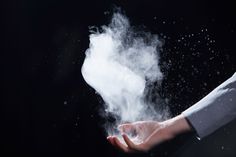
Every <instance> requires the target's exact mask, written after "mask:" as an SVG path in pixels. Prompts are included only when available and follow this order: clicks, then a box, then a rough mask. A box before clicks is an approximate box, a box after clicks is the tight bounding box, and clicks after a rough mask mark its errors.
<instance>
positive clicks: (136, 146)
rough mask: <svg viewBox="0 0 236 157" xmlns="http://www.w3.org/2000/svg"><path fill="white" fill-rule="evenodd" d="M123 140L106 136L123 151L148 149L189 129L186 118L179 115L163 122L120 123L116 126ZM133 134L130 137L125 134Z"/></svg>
mask: <svg viewBox="0 0 236 157" xmlns="http://www.w3.org/2000/svg"><path fill="white" fill-rule="evenodd" d="M118 129H119V130H120V132H121V134H122V137H123V139H124V142H123V143H122V142H121V140H119V139H118V137H117V136H108V137H107V139H108V141H109V142H110V143H111V144H112V145H113V146H115V147H117V148H118V149H121V150H122V151H124V152H136V151H142V152H146V151H149V150H150V149H151V148H153V147H154V146H156V145H158V144H160V143H162V142H164V141H167V140H170V139H172V138H174V137H175V136H176V135H178V134H180V133H183V132H186V131H190V130H191V127H190V126H189V124H188V123H187V121H186V119H185V118H184V117H183V116H182V115H179V116H177V117H175V118H172V119H169V120H167V121H164V122H156V121H139V122H134V123H127V124H122V125H120V126H119V127H118ZM130 133H131V134H132V133H133V134H135V136H134V137H132V138H130V137H129V136H128V135H127V134H130Z"/></svg>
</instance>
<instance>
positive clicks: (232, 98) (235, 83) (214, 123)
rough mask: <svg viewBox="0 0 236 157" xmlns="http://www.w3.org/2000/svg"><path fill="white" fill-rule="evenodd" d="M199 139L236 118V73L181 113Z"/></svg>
mask: <svg viewBox="0 0 236 157" xmlns="http://www.w3.org/2000/svg"><path fill="white" fill-rule="evenodd" d="M182 114H183V115H184V116H185V117H186V118H187V119H188V121H189V122H190V123H191V125H192V126H193V128H194V129H195V131H196V133H197V135H198V137H199V139H200V138H203V137H206V136H207V135H209V134H211V133H213V132H214V131H216V130H217V129H219V128H220V127H222V126H224V125H225V124H227V123H228V122H230V121H232V120H233V119H235V118H236V73H235V74H234V75H233V76H232V77H231V78H229V79H228V80H226V81H225V82H224V83H222V84H221V85H220V86H218V87H217V88H216V89H214V90H213V91H212V92H211V93H209V94H208V95H207V96H205V97H204V98H203V99H202V100H200V101H199V102H197V103H196V104H195V105H193V106H192V107H190V108H189V109H187V110H186V111H184V112H183V113H182Z"/></svg>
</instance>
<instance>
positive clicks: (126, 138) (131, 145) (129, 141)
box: [122, 134, 138, 150]
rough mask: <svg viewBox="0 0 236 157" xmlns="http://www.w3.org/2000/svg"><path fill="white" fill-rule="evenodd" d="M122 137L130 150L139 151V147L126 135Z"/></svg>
mask: <svg viewBox="0 0 236 157" xmlns="http://www.w3.org/2000/svg"><path fill="white" fill-rule="evenodd" d="M122 137H123V139H124V141H125V143H126V144H127V145H128V147H129V148H131V149H135V150H137V148H138V146H137V145H136V144H134V143H133V142H132V141H131V140H130V139H129V137H128V136H127V135H126V134H122Z"/></svg>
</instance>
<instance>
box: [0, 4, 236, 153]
mask: <svg viewBox="0 0 236 157" xmlns="http://www.w3.org/2000/svg"><path fill="white" fill-rule="evenodd" d="M1 3H2V5H1V6H2V9H1V14H2V22H1V26H2V27H3V29H1V31H2V36H3V38H4V42H3V46H2V50H3V51H2V53H1V54H3V55H2V57H1V68H3V70H1V75H0V76H1V83H2V84H3V85H2V86H1V90H3V92H2V93H3V94H2V96H3V99H1V111H3V112H2V115H1V116H2V120H3V122H2V124H1V131H2V133H1V140H0V141H1V144H2V146H1V149H3V151H1V153H8V154H12V153H14V154H21V155H32V156H37V155H62V156H77V157H78V156H128V155H127V154H123V153H121V152H119V151H118V150H116V149H115V148H113V147H112V146H111V145H110V144H109V143H108V142H107V141H106V134H105V132H104V129H103V127H102V125H103V124H104V121H105V119H104V118H102V117H101V116H100V115H99V112H100V111H99V110H101V109H102V107H103V102H102V99H101V98H100V97H99V95H97V94H96V93H95V91H94V90H93V89H92V88H91V87H89V86H88V85H87V84H86V83H85V81H84V80H83V78H82V75H81V72H80V69H81V66H82V63H83V60H84V57H85V54H84V52H85V50H86V49H87V48H88V44H89V39H88V35H89V27H90V26H101V25H104V24H108V23H109V20H110V18H111V15H112V12H113V9H114V7H120V8H121V10H122V11H123V12H124V13H125V14H126V15H127V16H128V17H129V19H130V21H131V24H132V25H134V26H138V28H140V29H144V30H148V31H150V32H152V33H156V34H158V35H159V36H160V38H161V39H162V40H163V41H164V42H165V44H164V46H163V51H162V53H161V67H162V71H163V73H164V74H165V78H164V80H163V84H162V87H163V88H162V90H161V91H159V92H160V95H161V96H163V98H167V99H168V100H169V103H168V104H169V107H170V109H171V111H172V115H173V116H174V115H177V114H179V113H181V112H182V111H183V110H184V109H186V108H188V107H189V106H191V105H192V104H194V103H195V102H197V101H198V100H200V99H201V98H202V97H203V96H204V95H206V94H207V93H209V92H210V91H211V90H212V89H214V88H215V87H216V86H217V85H219V84H220V83H222V82H223V81H224V80H226V79H227V78H229V77H230V76H231V75H232V74H233V73H234V72H235V70H236V58H235V52H236V51H235V50H236V48H235V41H236V40H235V31H236V25H235V19H236V14H235V12H236V8H235V5H234V3H233V0H232V1H228V0H225V1H220V2H217V1H213V0H179V1H174V0H172V1H171V0H150V1H149V0H116V1H105V0H99V1H92V0H87V1H79V0H77V1H66V0H64V1H63V0H38V1H36V0H34V1H31V0H21V1H2V2H1ZM191 34H194V35H193V36H191ZM182 37H183V39H182ZM208 38H209V39H208ZM193 45H195V47H194V46H193ZM193 47H194V50H193V49H192V48H193ZM212 116H214V115H212ZM235 131H236V127H235V122H232V123H230V124H229V125H227V126H225V127H223V128H221V129H220V130H218V131H217V132H216V133H214V134H213V135H211V136H209V137H207V138H205V139H203V140H201V141H198V140H196V138H195V137H194V135H186V136H185V135H184V136H181V137H178V138H177V139H176V140H173V141H171V142H169V143H166V144H163V145H161V146H160V147H158V148H156V149H154V150H153V151H152V152H150V153H147V154H135V155H134V156H236V142H235V139H236V134H235Z"/></svg>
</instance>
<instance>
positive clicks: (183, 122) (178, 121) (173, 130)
mask: <svg viewBox="0 0 236 157" xmlns="http://www.w3.org/2000/svg"><path fill="white" fill-rule="evenodd" d="M163 129H164V130H165V132H166V133H167V134H168V135H169V136H170V137H175V136H177V135H178V134H182V133H185V132H189V131H191V130H192V128H191V126H190V125H189V123H188V121H187V119H186V118H185V117H184V115H182V114H180V115H178V116H176V117H174V118H171V119H169V120H166V121H164V122H163Z"/></svg>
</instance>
